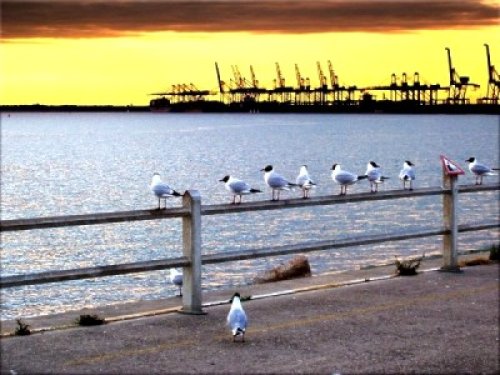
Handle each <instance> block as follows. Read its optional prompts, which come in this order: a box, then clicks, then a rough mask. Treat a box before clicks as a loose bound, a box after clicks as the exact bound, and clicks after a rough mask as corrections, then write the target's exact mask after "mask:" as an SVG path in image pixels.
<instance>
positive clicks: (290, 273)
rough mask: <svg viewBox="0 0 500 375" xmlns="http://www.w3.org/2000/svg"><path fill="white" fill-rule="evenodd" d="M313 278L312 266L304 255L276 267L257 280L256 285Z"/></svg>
mask: <svg viewBox="0 0 500 375" xmlns="http://www.w3.org/2000/svg"><path fill="white" fill-rule="evenodd" d="M308 276H311V266H310V265H309V261H308V260H307V258H306V257H305V256H304V255H297V256H296V257H294V258H293V259H292V260H290V261H289V262H288V263H287V264H282V265H280V266H277V267H274V268H273V269H271V270H268V271H266V272H265V273H264V275H263V276H262V277H257V278H256V279H255V282H256V283H268V282H273V281H280V280H289V279H294V278H298V277H308Z"/></svg>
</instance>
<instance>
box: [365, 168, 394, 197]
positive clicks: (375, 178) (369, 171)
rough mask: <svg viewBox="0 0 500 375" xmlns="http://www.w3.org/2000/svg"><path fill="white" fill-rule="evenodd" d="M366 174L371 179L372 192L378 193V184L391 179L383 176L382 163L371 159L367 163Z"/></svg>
mask: <svg viewBox="0 0 500 375" xmlns="http://www.w3.org/2000/svg"><path fill="white" fill-rule="evenodd" d="M365 175H366V176H367V177H368V181H370V191H371V192H372V193H376V192H377V191H378V185H379V184H382V183H383V182H384V181H385V180H388V179H389V177H385V176H382V172H381V171H380V165H378V164H377V163H375V162H374V161H369V162H368V164H367V165H366V172H365Z"/></svg>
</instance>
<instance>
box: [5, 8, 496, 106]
mask: <svg viewBox="0 0 500 375" xmlns="http://www.w3.org/2000/svg"><path fill="white" fill-rule="evenodd" d="M1 12H2V24H1V31H2V35H1V43H0V80H1V81H0V104H4V105H7V104H34V103H40V104H53V105H58V104H80V105H86V104H87V105H104V104H112V105H130V104H131V105H147V104H148V102H149V100H150V99H151V98H152V97H151V96H150V95H148V94H150V93H154V92H161V91H165V90H168V89H169V88H170V86H171V85H172V84H178V83H187V84H189V83H194V84H195V85H196V86H197V87H198V88H199V89H210V90H214V91H216V90H217V89H218V84H217V79H216V73H215V68H214V63H215V62H218V64H219V67H220V69H221V76H222V79H223V80H225V81H226V82H228V81H229V80H230V78H232V70H231V66H232V65H237V66H238V67H239V70H240V71H241V73H242V75H243V76H246V77H247V78H250V71H249V67H250V65H252V66H253V68H254V70H255V73H256V75H257V78H258V79H259V81H260V84H261V85H262V86H264V87H267V88H272V87H273V79H274V78H276V71H275V63H276V62H278V63H279V64H280V66H281V70H282V73H283V75H284V76H285V78H286V84H287V85H295V84H296V80H295V64H298V66H299V68H300V71H301V74H302V76H304V77H309V78H310V80H311V85H312V86H313V87H316V86H319V82H318V78H317V77H318V74H317V68H316V63H317V61H319V62H320V63H321V65H322V68H323V70H324V71H325V73H327V72H328V67H327V61H328V60H330V61H331V62H332V64H333V67H334V70H335V73H336V74H337V75H338V77H339V81H340V83H341V84H342V85H356V86H358V87H365V86H373V85H387V84H389V83H390V78H391V74H392V73H396V74H397V75H398V76H401V74H402V73H403V72H406V73H407V74H408V75H409V76H413V73H414V72H419V74H420V81H421V82H424V83H432V84H433V83H439V84H441V85H442V86H446V85H448V83H449V81H448V80H449V76H448V60H447V55H446V51H445V48H446V47H449V48H450V49H451V53H452V58H453V65H454V67H455V68H456V70H457V73H458V74H459V75H462V76H469V77H470V80H471V82H473V83H477V84H480V85H481V87H480V89H478V90H477V91H475V92H474V91H471V92H470V97H471V98H473V99H474V98H476V97H481V96H484V95H486V88H487V79H488V76H487V63H486V52H485V47H484V44H485V43H487V44H489V46H490V52H491V59H492V64H493V65H496V66H498V64H500V43H499V40H500V22H499V20H500V0H495V1H480V0H399V1H395V0H322V1H317V0H310V1H309V0H288V1H280V0H255V1H242V0H186V1H183V0H165V1H159V0H158V1H154V0H153V1H146V0H123V1H122V0H107V1H101V0H50V1H48V0H31V1H27V0H2V1H1ZM497 70H498V69H497ZM374 94H375V95H379V94H377V93H374Z"/></svg>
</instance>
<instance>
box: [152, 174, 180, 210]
mask: <svg viewBox="0 0 500 375" xmlns="http://www.w3.org/2000/svg"><path fill="white" fill-rule="evenodd" d="M150 186H151V190H152V191H153V193H154V195H156V197H157V198H158V209H160V207H161V205H160V202H161V200H162V199H164V200H165V208H167V198H168V197H180V196H181V195H182V194H179V193H178V192H176V191H175V190H174V189H172V188H171V187H170V186H168V185H167V184H166V183H164V182H162V181H161V177H160V174H159V173H155V174H153V178H152V179H151V185H150Z"/></svg>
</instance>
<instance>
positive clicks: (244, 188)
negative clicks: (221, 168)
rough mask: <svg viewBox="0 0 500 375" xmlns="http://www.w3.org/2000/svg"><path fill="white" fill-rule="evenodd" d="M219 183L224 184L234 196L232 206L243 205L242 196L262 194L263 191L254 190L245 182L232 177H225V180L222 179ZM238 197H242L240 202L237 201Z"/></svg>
mask: <svg viewBox="0 0 500 375" xmlns="http://www.w3.org/2000/svg"><path fill="white" fill-rule="evenodd" d="M219 181H220V182H224V185H225V187H226V190H228V191H230V192H231V193H232V194H233V201H232V202H231V203H232V204H239V203H241V196H242V195H247V194H254V193H262V191H261V190H259V189H253V188H251V187H250V185H249V184H247V183H246V182H245V181H243V180H240V179H238V178H235V177H232V176H224V178H222V179H220V180H219ZM236 196H239V197H240V199H239V201H238V202H237V201H236Z"/></svg>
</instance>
